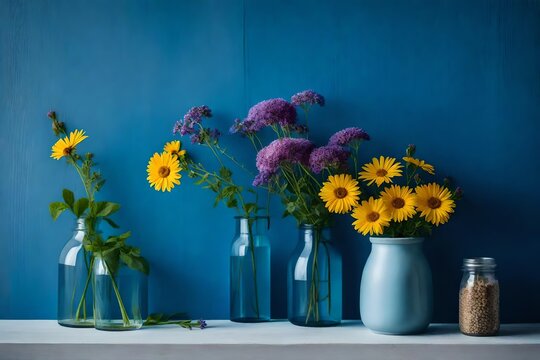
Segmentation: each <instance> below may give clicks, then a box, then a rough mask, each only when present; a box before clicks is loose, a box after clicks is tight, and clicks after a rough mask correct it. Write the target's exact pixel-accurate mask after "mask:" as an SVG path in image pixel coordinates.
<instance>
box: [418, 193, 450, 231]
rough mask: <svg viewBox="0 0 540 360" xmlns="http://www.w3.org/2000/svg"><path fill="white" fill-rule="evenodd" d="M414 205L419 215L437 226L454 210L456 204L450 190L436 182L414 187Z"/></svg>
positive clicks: (446, 219) (445, 220)
mask: <svg viewBox="0 0 540 360" xmlns="http://www.w3.org/2000/svg"><path fill="white" fill-rule="evenodd" d="M415 191H416V207H417V208H418V211H420V215H421V216H423V217H425V218H426V220H427V221H429V222H430V223H432V224H434V225H436V226H438V225H439V224H444V223H445V222H447V221H448V219H449V218H450V213H453V212H454V207H456V204H455V203H454V200H452V199H451V197H452V193H451V192H450V190H448V189H447V188H445V187H444V186H441V185H439V184H436V183H431V184H427V185H420V186H417V187H416V190H415Z"/></svg>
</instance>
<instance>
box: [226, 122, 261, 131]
mask: <svg viewBox="0 0 540 360" xmlns="http://www.w3.org/2000/svg"><path fill="white" fill-rule="evenodd" d="M259 125H260V124H258V123H256V122H255V121H253V120H250V119H245V120H240V119H235V120H234V124H233V125H232V126H231V128H230V129H229V132H230V133H231V134H241V135H250V134H254V133H256V132H257V131H259V130H260V129H262V127H260V126H259Z"/></svg>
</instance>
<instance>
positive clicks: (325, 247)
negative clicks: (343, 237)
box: [322, 240, 332, 314]
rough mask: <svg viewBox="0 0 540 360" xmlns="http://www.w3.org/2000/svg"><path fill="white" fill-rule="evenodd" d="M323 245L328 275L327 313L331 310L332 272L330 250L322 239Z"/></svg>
mask: <svg viewBox="0 0 540 360" xmlns="http://www.w3.org/2000/svg"><path fill="white" fill-rule="evenodd" d="M322 243H323V246H324V249H325V250H326V261H327V265H326V266H327V268H328V270H327V275H328V295H327V296H328V314H330V312H331V311H332V276H331V275H332V274H331V272H330V271H331V267H330V251H328V245H326V242H325V241H324V240H323V242H322Z"/></svg>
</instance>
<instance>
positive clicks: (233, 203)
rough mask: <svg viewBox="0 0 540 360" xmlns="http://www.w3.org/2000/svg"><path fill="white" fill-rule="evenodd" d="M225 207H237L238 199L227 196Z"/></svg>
mask: <svg viewBox="0 0 540 360" xmlns="http://www.w3.org/2000/svg"><path fill="white" fill-rule="evenodd" d="M227 207H228V208H236V207H238V201H237V200H236V199H235V198H229V199H228V200H227Z"/></svg>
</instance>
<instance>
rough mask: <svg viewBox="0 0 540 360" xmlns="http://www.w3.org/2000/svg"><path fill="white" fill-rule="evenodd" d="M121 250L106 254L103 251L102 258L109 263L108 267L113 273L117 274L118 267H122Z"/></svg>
mask: <svg viewBox="0 0 540 360" xmlns="http://www.w3.org/2000/svg"><path fill="white" fill-rule="evenodd" d="M119 254H120V251H119V250H118V249H115V250H114V251H111V252H108V253H107V254H106V255H104V254H103V253H102V256H101V257H102V259H103V261H105V264H106V265H107V269H108V270H109V273H111V275H113V276H114V275H116V273H117V272H118V268H119V267H120V256H119Z"/></svg>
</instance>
